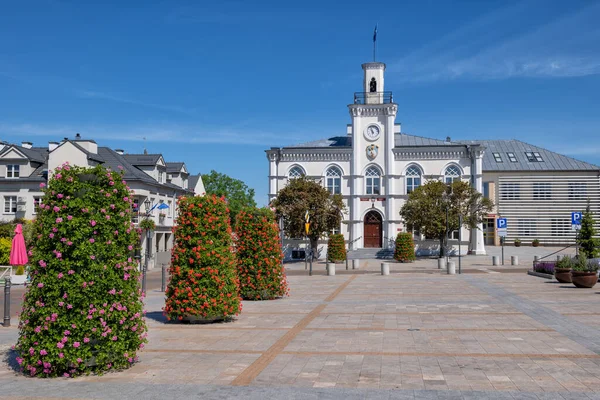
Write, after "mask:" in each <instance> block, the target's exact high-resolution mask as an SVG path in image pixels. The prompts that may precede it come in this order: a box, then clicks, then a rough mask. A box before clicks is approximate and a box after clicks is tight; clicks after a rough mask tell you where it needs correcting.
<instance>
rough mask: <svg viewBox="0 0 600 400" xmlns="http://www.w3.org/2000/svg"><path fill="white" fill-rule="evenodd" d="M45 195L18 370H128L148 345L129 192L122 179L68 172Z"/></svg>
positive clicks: (59, 173)
mask: <svg viewBox="0 0 600 400" xmlns="http://www.w3.org/2000/svg"><path fill="white" fill-rule="evenodd" d="M43 190H44V192H45V195H44V198H43V200H42V203H43V204H42V205H41V206H40V208H39V210H38V214H37V220H36V222H35V224H36V232H38V236H37V239H36V241H35V245H34V249H33V255H32V257H31V258H30V265H31V280H32V282H31V285H30V286H29V287H28V290H27V293H26V294H25V300H24V303H23V312H22V314H21V319H20V323H19V340H18V342H17V345H16V346H15V349H16V351H17V352H18V353H19V356H18V357H17V362H18V363H19V364H20V365H21V369H22V371H23V372H24V373H26V374H28V375H31V376H39V377H54V376H77V375H80V374H83V373H101V372H104V371H107V370H109V369H111V370H112V369H123V368H128V367H129V366H130V365H131V364H132V363H134V362H135V361H136V360H137V352H138V350H139V349H141V348H143V346H144V343H146V323H145V320H144V315H143V310H142V293H141V290H140V285H139V280H138V275H139V273H138V269H137V266H136V263H135V262H134V260H133V259H132V255H131V250H130V249H133V248H134V247H135V246H136V245H137V243H138V241H139V236H138V232H137V231H136V230H135V229H134V228H133V225H132V224H131V214H130V213H131V202H132V199H131V193H130V192H129V188H128V187H127V186H126V184H125V182H124V181H123V177H122V174H121V173H119V172H112V171H108V170H106V169H104V168H103V167H101V166H98V167H94V168H87V169H85V168H80V167H71V166H69V165H66V164H65V165H63V166H62V167H59V168H57V170H56V171H55V174H54V176H53V177H52V179H50V182H49V184H48V187H47V188H46V189H43ZM107 217H108V218H107Z"/></svg>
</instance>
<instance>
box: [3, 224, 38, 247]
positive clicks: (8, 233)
mask: <svg viewBox="0 0 600 400" xmlns="http://www.w3.org/2000/svg"><path fill="white" fill-rule="evenodd" d="M33 222H34V221H32V220H28V219H22V218H15V219H14V220H12V221H1V222H0V238H10V240H11V241H12V238H13V237H14V236H15V228H16V227H17V224H22V225H23V237H24V238H25V245H26V246H27V247H28V248H29V247H31V246H32V245H33V244H34V239H35V236H37V234H36V232H35V224H34V223H33Z"/></svg>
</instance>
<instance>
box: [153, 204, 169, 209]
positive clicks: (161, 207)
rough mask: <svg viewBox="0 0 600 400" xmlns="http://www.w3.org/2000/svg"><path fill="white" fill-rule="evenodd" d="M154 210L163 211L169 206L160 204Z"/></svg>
mask: <svg viewBox="0 0 600 400" xmlns="http://www.w3.org/2000/svg"><path fill="white" fill-rule="evenodd" d="M156 208H158V209H159V210H164V209H165V208H169V206H168V205H167V204H165V203H160V204H159V205H158V207H156Z"/></svg>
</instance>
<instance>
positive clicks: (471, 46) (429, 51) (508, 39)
mask: <svg viewBox="0 0 600 400" xmlns="http://www.w3.org/2000/svg"><path fill="white" fill-rule="evenodd" d="M536 7H543V3H541V4H538V5H537V6H535V5H533V4H531V3H519V4H517V5H515V6H511V7H507V8H504V9H501V10H498V11H496V12H494V13H490V14H488V15H485V16H483V17H481V18H479V19H477V20H475V21H473V22H472V23H470V24H467V25H465V26H463V27H461V28H459V29H458V30H456V31H454V32H451V33H450V34H448V35H446V36H444V37H442V38H441V39H439V40H437V41H435V42H432V43H429V44H427V45H426V46H424V47H422V48H421V49H419V50H417V51H415V52H413V53H411V54H409V55H407V56H406V57H404V58H403V59H401V60H400V61H398V62H397V63H395V64H393V65H392V66H391V68H390V71H391V72H395V73H398V74H400V78H401V79H403V80H405V81H414V82H423V81H436V80H455V79H479V80H487V79H506V78H512V77H544V78H557V77H573V76H586V75H595V74H600V53H598V51H597V46H598V42H599V41H600V28H598V25H597V21H598V19H599V18H600V3H596V4H593V5H591V6H589V7H586V8H584V9H580V10H577V11H575V12H572V13H570V14H567V15H564V16H562V17H560V18H558V19H555V20H553V21H550V22H548V23H546V24H545V25H538V26H530V25H527V24H526V21H527V18H524V17H526V16H527V15H528V13H531V12H534V11H535V9H536ZM521 19H523V21H522V22H523V23H522V24H521V23H520V22H521ZM524 26H525V27H526V28H525V30H523V27H524Z"/></svg>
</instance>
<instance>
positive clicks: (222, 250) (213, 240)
mask: <svg viewBox="0 0 600 400" xmlns="http://www.w3.org/2000/svg"><path fill="white" fill-rule="evenodd" d="M177 206H178V208H179V215H178V217H177V225H176V226H175V229H174V234H175V247H173V250H172V253H171V267H170V269H169V272H170V274H171V279H170V280H169V285H168V287H167V291H166V296H167V300H166V302H165V308H164V310H163V311H164V314H165V315H166V316H167V318H168V319H169V320H179V321H181V320H189V321H196V320H223V319H230V318H231V317H233V316H234V315H237V314H239V312H240V311H241V309H242V307H241V298H240V295H239V280H238V276H237V272H236V265H235V254H234V253H233V241H232V235H231V226H230V225H229V210H228V209H227V204H226V203H225V200H223V199H222V198H219V197H216V196H214V195H209V196H202V197H201V196H191V197H180V198H179V201H178V203H177Z"/></svg>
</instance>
